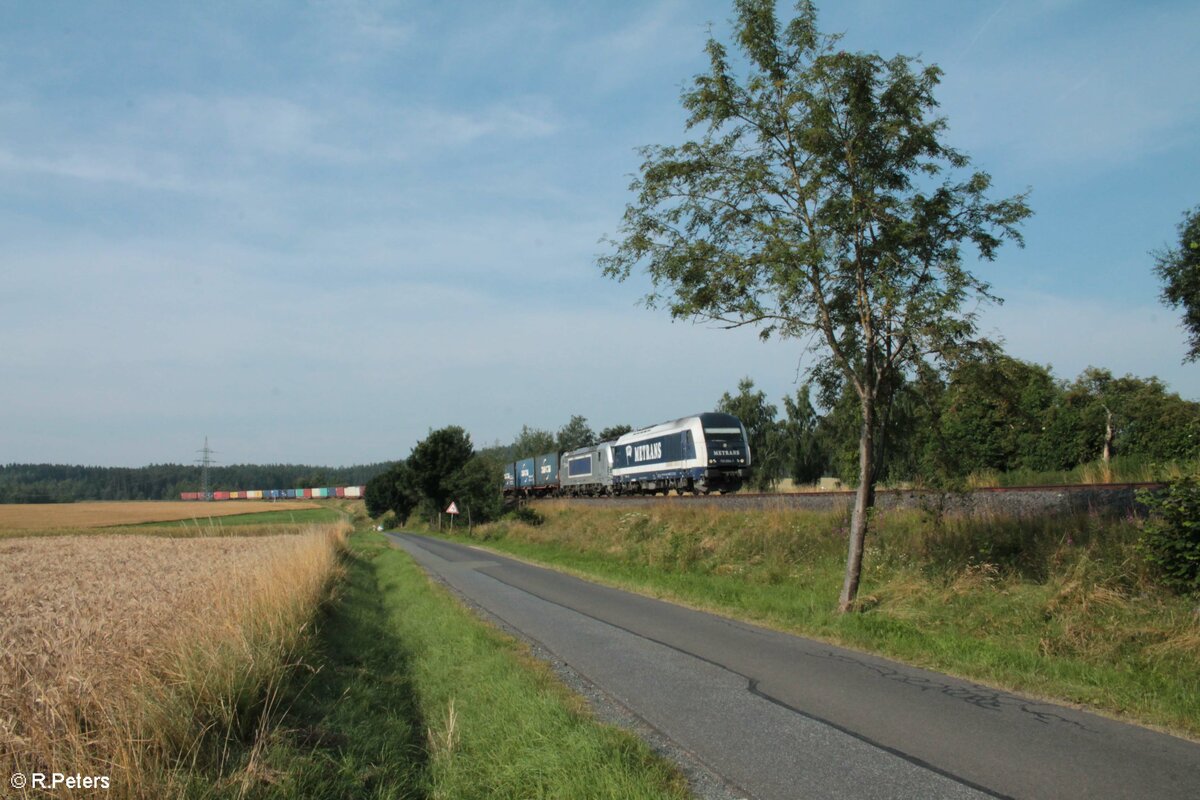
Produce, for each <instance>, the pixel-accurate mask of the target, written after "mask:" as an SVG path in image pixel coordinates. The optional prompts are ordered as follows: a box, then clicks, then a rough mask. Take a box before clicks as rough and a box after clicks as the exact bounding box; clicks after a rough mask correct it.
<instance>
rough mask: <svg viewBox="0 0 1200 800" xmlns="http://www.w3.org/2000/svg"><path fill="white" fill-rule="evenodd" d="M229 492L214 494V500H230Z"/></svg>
mask: <svg viewBox="0 0 1200 800" xmlns="http://www.w3.org/2000/svg"><path fill="white" fill-rule="evenodd" d="M228 499H229V492H213V500H228Z"/></svg>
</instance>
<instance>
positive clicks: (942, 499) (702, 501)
mask: <svg viewBox="0 0 1200 800" xmlns="http://www.w3.org/2000/svg"><path fill="white" fill-rule="evenodd" d="M1161 485H1162V484H1158V483H1120V484H1081V485H1070V486H1016V487H1004V488H995V489H972V490H969V491H964V492H945V491H936V490H925V489H881V490H879V491H877V492H876V494H875V505H876V507H877V508H878V509H880V510H881V511H891V510H912V511H938V512H942V513H951V514H985V515H1007V516H1019V517H1029V516H1039V515H1046V514H1079V513H1100V514H1108V515H1128V514H1142V513H1143V512H1144V511H1145V508H1144V507H1143V506H1142V505H1141V503H1139V502H1138V500H1137V492H1138V491H1139V490H1142V489H1154V488H1157V487H1159V486H1161ZM565 499H566V500H567V501H569V502H571V503H575V504H578V505H580V506H585V507H595V508H606V507H610V508H611V507H624V508H639V507H645V506H646V505H648V504H652V503H664V502H665V503H676V504H679V506H681V507H691V506H699V507H706V508H720V509H725V510H731V511H815V512H832V511H846V510H848V509H849V508H850V507H851V506H852V505H853V503H854V492H852V491H836V492H790V493H780V494H773V493H765V494H749V493H740V494H727V495H716V494H713V495H700V496H692V495H665V496H663V495H659V496H633V495H631V496H623V497H573V498H565Z"/></svg>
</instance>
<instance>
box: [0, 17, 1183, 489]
mask: <svg viewBox="0 0 1200 800" xmlns="http://www.w3.org/2000/svg"><path fill="white" fill-rule="evenodd" d="M825 6H826V7H824V8H822V9H821V25H822V28H823V29H825V30H827V31H842V32H844V33H845V40H844V41H845V43H846V45H847V46H848V47H851V48H854V49H863V50H873V51H878V52H880V53H882V54H884V55H891V54H894V53H904V54H908V55H919V56H920V57H922V58H923V60H925V61H926V62H931V63H936V64H938V65H939V66H941V67H942V68H943V69H944V71H945V77H944V80H943V84H942V86H941V87H940V92H939V94H938V97H939V99H940V101H941V104H942V110H943V112H944V113H945V115H946V116H947V117H948V119H949V123H950V130H949V138H950V141H951V143H952V144H953V145H954V146H956V147H958V148H960V149H962V150H964V151H966V152H967V153H969V154H970V155H971V156H972V158H973V160H974V162H975V163H976V165H977V166H979V167H981V168H983V169H985V170H987V171H988V172H990V173H991V174H992V176H993V178H994V180H995V184H996V193H997V196H999V195H1008V194H1013V193H1016V192H1019V191H1022V190H1024V189H1025V188H1026V187H1032V189H1033V194H1032V196H1031V199H1030V204H1031V206H1032V207H1033V209H1034V211H1035V213H1036V216H1035V217H1034V218H1033V219H1032V220H1031V221H1030V222H1029V223H1028V224H1027V225H1026V227H1025V229H1024V231H1025V235H1026V243H1027V246H1026V248H1025V249H1023V250H1019V249H1017V248H1015V247H1008V248H1006V249H1003V250H1002V251H1001V252H1000V255H999V257H998V258H997V260H996V261H995V262H992V263H983V264H979V265H978V266H977V272H978V274H980V275H982V276H983V277H985V278H986V279H987V280H989V281H991V282H992V284H993V286H994V288H995V290H996V292H997V293H998V294H999V295H1000V296H1002V297H1003V298H1005V300H1006V301H1007V302H1006V303H1005V305H1003V306H1002V307H998V308H990V309H987V310H986V311H985V313H984V317H983V322H984V326H983V327H984V329H985V331H986V332H988V333H991V334H993V335H998V336H1001V337H1003V338H1004V339H1005V340H1006V342H1007V347H1008V350H1009V351H1010V352H1011V353H1012V354H1014V355H1016V356H1018V357H1021V358H1024V359H1028V360H1031V361H1036V362H1039V363H1043V364H1051V365H1052V366H1053V368H1054V370H1055V372H1056V374H1057V375H1059V376H1060V377H1066V378H1071V377H1074V376H1075V375H1076V374H1078V373H1079V372H1080V371H1081V370H1082V369H1083V368H1084V367H1086V366H1088V365H1097V366H1103V367H1107V368H1109V369H1111V370H1113V371H1114V372H1116V373H1118V374H1125V373H1133V374H1136V375H1142V376H1147V375H1158V376H1159V377H1161V378H1162V379H1163V380H1165V381H1166V382H1167V383H1168V385H1169V386H1170V387H1171V388H1172V389H1174V390H1175V391H1178V392H1179V393H1180V394H1182V395H1183V396H1185V397H1188V398H1191V399H1200V367H1198V366H1196V365H1189V366H1184V365H1181V363H1180V361H1181V358H1182V356H1183V353H1184V335H1183V333H1182V331H1180V330H1179V328H1178V315H1177V314H1176V313H1174V312H1173V311H1171V310H1169V309H1167V308H1165V307H1163V306H1162V305H1160V304H1159V302H1158V299H1157V295H1158V291H1159V287H1158V285H1157V283H1156V282H1155V279H1154V277H1153V275H1152V272H1151V267H1152V258H1151V256H1150V255H1149V251H1150V250H1153V249H1155V248H1157V247H1161V246H1163V245H1165V244H1168V243H1170V242H1172V240H1173V238H1174V237H1175V226H1176V224H1177V223H1178V222H1179V220H1180V216H1181V214H1182V212H1183V211H1184V210H1186V209H1188V208H1191V207H1193V206H1195V205H1196V204H1200V189H1198V188H1197V183H1196V176H1197V175H1200V137H1198V136H1197V135H1196V131H1197V130H1200V50H1197V48H1196V47H1195V32H1196V31H1197V30H1200V5H1198V4H1196V3H1194V2H1144V3H1121V2H1112V3H1103V2H1086V3H1085V2H1082V0H1045V1H1043V2H1038V1H1035V0H1031V1H1030V2H1018V1H1017V0H1009V2H979V3H962V2H921V3H894V2H882V0H877V1H875V2H866V1H863V2H854V1H852V0H844V2H839V3H836V4H833V3H826V4H825ZM130 8H131V7H130V6H129V5H128V4H125V3H105V2H88V3H83V2H75V3H55V2H39V3H29V2H8V1H7V0H0V14H2V15H3V17H2V18H3V24H0V241H2V242H3V245H2V246H0V341H2V342H3V350H4V355H3V375H4V379H3V382H2V392H0V420H3V424H2V425H0V462H29V461H35V462H67V463H88V464H108V465H130V466H132V465H140V464H146V463H151V462H170V461H174V462H180V461H188V460H190V459H191V458H193V457H194V451H195V450H196V449H197V448H199V447H200V446H201V444H202V442H203V437H204V436H205V435H207V436H209V438H210V440H211V442H212V444H213V447H214V448H215V449H217V450H218V451H219V452H220V456H219V459H220V460H221V461H222V462H223V463H237V462H259V463H266V462H285V461H286V462H306V463H324V464H330V465H342V464H353V463H364V462H369V461H377V460H384V459H390V458H397V457H403V456H405V455H407V453H408V451H409V449H410V448H411V447H412V445H413V444H414V443H415V442H416V441H417V440H419V439H420V438H422V437H423V436H424V435H425V433H426V432H427V431H428V430H429V429H431V428H437V427H441V426H443V425H448V424H459V425H462V426H464V427H465V428H467V430H468V431H470V433H471V434H472V436H473V438H474V440H475V441H476V443H477V444H481V445H482V444H490V443H493V442H496V441H500V442H507V441H510V440H511V439H512V437H513V436H514V435H515V434H516V433H517V432H518V431H519V430H520V428H521V426H522V425H523V424H528V425H532V426H536V427H542V428H548V429H556V428H558V427H559V426H561V425H562V424H563V423H565V422H566V421H567V420H568V419H569V417H570V416H571V415H572V414H583V415H584V416H586V417H587V418H588V420H589V421H590V422H591V423H592V424H593V426H594V427H596V428H597V429H599V428H600V427H603V426H606V425H610V424H615V423H622V422H624V423H631V424H635V425H642V424H650V423H654V422H658V421H661V420H663V419H670V418H674V417H676V416H681V415H684V414H689V413H693V412H696V411H700V410H704V409H708V408H711V407H712V406H713V405H714V403H715V401H716V400H717V398H718V397H719V396H720V395H721V393H722V392H724V391H727V390H731V389H733V388H734V387H735V386H736V383H737V381H738V379H739V378H740V377H742V376H744V375H749V376H751V377H753V378H754V379H755V381H756V382H757V384H758V385H759V386H760V387H761V388H763V389H765V390H766V391H767V392H768V394H769V395H770V396H771V398H772V399H774V400H775V401H776V402H778V401H779V399H780V398H781V397H782V395H784V394H785V393H788V392H791V391H794V389H795V388H796V386H797V385H798V383H799V382H802V381H803V379H804V376H805V369H806V365H808V364H810V363H811V358H810V357H806V356H805V354H804V352H803V350H802V348H801V345H800V344H799V343H797V342H772V343H768V344H762V343H760V342H758V340H757V338H756V337H755V336H754V334H753V333H752V332H749V331H741V332H726V331H718V330H710V329H707V328H704V327H702V326H695V325H690V324H679V323H676V324H672V323H671V322H670V320H669V318H668V317H667V315H666V314H665V313H664V312H661V311H658V312H655V311H650V310H646V309H645V308H642V307H641V306H640V305H639V304H638V299H639V297H640V296H641V294H642V293H644V289H645V285H644V282H641V281H639V280H637V279H635V280H631V281H629V282H626V283H624V284H618V283H614V282H611V281H608V280H606V279H604V278H603V277H601V276H600V274H599V270H598V269H597V268H596V266H595V259H596V257H597V256H598V255H600V254H601V253H603V252H604V251H605V247H604V245H603V244H601V243H600V240H601V239H602V238H603V237H605V236H613V235H615V234H616V233H617V232H618V225H619V221H620V217H621V213H622V211H623V209H624V206H625V204H626V202H628V201H629V200H630V199H631V196H630V194H629V191H628V184H629V180H630V176H631V175H632V173H634V172H635V170H636V169H637V165H638V156H637V154H636V152H635V148H637V147H638V146H641V145H645V144H652V143H653V144H671V143H676V142H679V141H682V139H683V138H684V137H685V135H686V134H685V131H684V128H683V119H684V114H683V112H682V110H681V109H680V107H679V102H678V98H679V93H680V90H681V88H682V87H683V86H684V84H685V83H686V82H687V81H688V80H689V79H690V77H691V76H693V75H695V74H697V73H699V72H700V71H702V70H703V69H704V66H705V59H704V55H703V45H704V41H705V38H706V36H707V31H708V29H709V23H712V26H713V30H714V31H715V32H716V33H717V34H718V36H719V37H721V38H727V31H728V25H727V20H728V18H729V17H730V15H731V6H730V5H729V4H728V3H726V2H709V1H708V0H702V1H701V0H697V1H695V2H683V0H660V1H659V2H653V1H650V2H629V3H618V2H603V3H599V2H590V3H588V2H550V1H549V0H546V1H544V2H516V3H485V2H478V3H476V2H456V3H417V2H409V3H365V2H363V3H358V2H349V1H348V0H346V1H340V2H326V3H316V2H314V3H307V4H301V3H295V2H288V3H283V2H277V3H271V2H256V3H215V2H214V3H160V4H142V5H141V6H140V9H139V11H138V12H137V15H135V16H132V17H131V16H130V15H129V9H130ZM782 12H783V13H784V14H785V15H788V14H790V5H788V6H784V7H783V8H782Z"/></svg>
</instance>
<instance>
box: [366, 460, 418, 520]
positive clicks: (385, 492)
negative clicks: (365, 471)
mask: <svg viewBox="0 0 1200 800" xmlns="http://www.w3.org/2000/svg"><path fill="white" fill-rule="evenodd" d="M420 499H421V492H420V490H419V488H418V487H417V484H416V477H415V475H414V474H413V471H412V469H410V468H409V466H408V464H406V463H405V462H403V461H398V462H396V463H395V464H393V465H392V467H391V468H390V469H389V470H388V471H387V472H384V473H383V474H382V475H377V476H376V477H374V478H372V479H371V480H369V481H367V487H366V489H365V490H364V491H363V500H364V502H365V504H366V507H367V513H368V514H370V515H371V516H372V517H378V516H379V515H380V514H383V513H384V512H387V511H391V512H392V513H394V514H395V515H396V517H397V519H399V520H401V521H403V520H405V519H408V515H409V514H411V513H412V511H413V509H414V508H416V507H417V503H418V502H420Z"/></svg>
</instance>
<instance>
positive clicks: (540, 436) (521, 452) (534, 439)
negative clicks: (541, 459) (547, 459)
mask: <svg viewBox="0 0 1200 800" xmlns="http://www.w3.org/2000/svg"><path fill="white" fill-rule="evenodd" d="M557 446H558V444H557V442H556V441H555V439H554V434H552V433H550V431H544V430H541V429H539V428H531V427H529V426H528V425H522V426H521V432H520V433H519V434H517V438H516V441H514V442H513V445H512V450H511V452H510V456H511V458H512V459H513V460H518V459H522V458H533V457H534V456H540V455H542V454H543V453H549V452H550V451H552V450H554V449H555V448H556V447H557Z"/></svg>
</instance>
